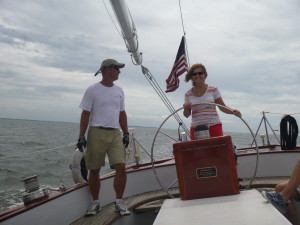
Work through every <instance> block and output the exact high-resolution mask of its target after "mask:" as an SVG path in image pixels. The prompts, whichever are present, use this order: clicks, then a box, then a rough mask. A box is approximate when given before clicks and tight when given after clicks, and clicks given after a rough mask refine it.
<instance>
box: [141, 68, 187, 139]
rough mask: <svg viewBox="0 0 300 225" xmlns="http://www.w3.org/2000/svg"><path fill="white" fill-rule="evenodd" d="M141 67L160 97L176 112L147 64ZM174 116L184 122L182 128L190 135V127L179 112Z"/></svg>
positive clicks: (172, 111)
mask: <svg viewBox="0 0 300 225" xmlns="http://www.w3.org/2000/svg"><path fill="white" fill-rule="evenodd" d="M141 67H142V72H143V74H144V76H145V77H146V79H147V80H148V82H149V83H150V85H151V86H152V87H153V89H154V90H155V91H156V93H157V94H158V96H159V97H160V99H161V100H162V101H163V103H164V104H165V105H166V106H167V108H168V109H169V111H170V112H171V113H174V112H175V108H174V107H173V105H172V104H171V102H170V101H169V99H168V98H167V96H166V95H165V92H164V91H163V90H162V89H161V87H160V86H159V84H158V83H157V82H156V80H155V78H154V77H153V76H152V74H151V72H150V71H149V70H148V68H146V67H145V66H143V65H141ZM173 116H174V118H175V119H176V120H177V122H178V123H179V124H182V128H183V130H184V131H185V133H186V134H187V135H190V131H189V129H188V128H187V127H186V125H185V124H184V122H183V121H182V119H181V118H180V116H179V115H178V114H177V113H175V114H174V115H173Z"/></svg>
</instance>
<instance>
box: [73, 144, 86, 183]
mask: <svg viewBox="0 0 300 225" xmlns="http://www.w3.org/2000/svg"><path fill="white" fill-rule="evenodd" d="M70 169H71V171H72V177H73V181H74V183H75V184H78V183H85V182H86V181H87V169H86V167H85V161H84V153H83V152H81V151H79V149H78V148H76V149H75V151H74V152H73V156H72V164H71V165H70Z"/></svg>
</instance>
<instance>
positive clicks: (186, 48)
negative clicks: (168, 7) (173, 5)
mask: <svg viewBox="0 0 300 225" xmlns="http://www.w3.org/2000/svg"><path fill="white" fill-rule="evenodd" d="M178 2H179V9H180V16H181V25H182V31H183V36H184V38H185V42H184V45H185V51H186V56H187V64H188V67H190V57H189V51H188V46H187V43H186V36H185V35H186V32H185V28H184V23H183V15H182V10H181V3H180V0H178Z"/></svg>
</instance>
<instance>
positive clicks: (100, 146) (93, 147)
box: [85, 127, 125, 170]
mask: <svg viewBox="0 0 300 225" xmlns="http://www.w3.org/2000/svg"><path fill="white" fill-rule="evenodd" d="M106 154H107V156H108V159H109V164H110V166H112V165H115V164H118V163H125V148H124V145H123V142H122V138H121V132H120V130H119V129H116V130H105V129H101V128H97V127H90V128H89V131H88V136H87V150H86V156H85V163H86V167H87V169H89V170H95V169H99V168H101V166H104V165H105V155H106Z"/></svg>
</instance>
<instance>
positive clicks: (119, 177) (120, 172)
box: [114, 163, 127, 199]
mask: <svg viewBox="0 0 300 225" xmlns="http://www.w3.org/2000/svg"><path fill="white" fill-rule="evenodd" d="M114 169H115V170H116V175H115V179H114V189H115V192H116V199H122V198H123V193H124V190H125V186H126V180H127V174H126V170H125V164H124V163H119V164H115V165H114Z"/></svg>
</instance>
